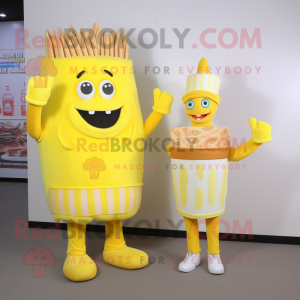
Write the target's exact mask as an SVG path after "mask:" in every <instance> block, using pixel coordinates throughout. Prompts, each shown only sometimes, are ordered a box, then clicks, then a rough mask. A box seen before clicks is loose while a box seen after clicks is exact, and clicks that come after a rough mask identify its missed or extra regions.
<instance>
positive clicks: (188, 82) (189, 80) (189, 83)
mask: <svg viewBox="0 0 300 300" xmlns="http://www.w3.org/2000/svg"><path fill="white" fill-rule="evenodd" d="M191 77H192V76H189V77H188V80H187V84H186V92H189V91H190V86H191Z"/></svg>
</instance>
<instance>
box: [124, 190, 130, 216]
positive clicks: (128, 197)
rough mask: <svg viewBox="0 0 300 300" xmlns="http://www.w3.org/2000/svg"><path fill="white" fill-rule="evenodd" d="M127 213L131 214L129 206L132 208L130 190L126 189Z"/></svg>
mask: <svg viewBox="0 0 300 300" xmlns="http://www.w3.org/2000/svg"><path fill="white" fill-rule="evenodd" d="M125 199H126V201H125V212H129V206H130V188H129V187H126V188H125Z"/></svg>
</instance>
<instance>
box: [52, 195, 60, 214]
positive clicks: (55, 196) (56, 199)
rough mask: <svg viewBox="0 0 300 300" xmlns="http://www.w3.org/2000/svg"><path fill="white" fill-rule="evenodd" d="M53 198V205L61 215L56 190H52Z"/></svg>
mask: <svg viewBox="0 0 300 300" xmlns="http://www.w3.org/2000/svg"><path fill="white" fill-rule="evenodd" d="M54 199H55V201H54V202H55V207H56V211H57V214H58V215H61V211H60V207H59V200H58V190H54Z"/></svg>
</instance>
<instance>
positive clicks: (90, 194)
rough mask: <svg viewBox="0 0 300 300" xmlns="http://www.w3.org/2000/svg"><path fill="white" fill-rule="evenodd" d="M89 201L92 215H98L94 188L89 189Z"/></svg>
mask: <svg viewBox="0 0 300 300" xmlns="http://www.w3.org/2000/svg"><path fill="white" fill-rule="evenodd" d="M87 199H88V201H87V203H88V210H89V215H90V216H95V215H96V209H95V199H94V190H87Z"/></svg>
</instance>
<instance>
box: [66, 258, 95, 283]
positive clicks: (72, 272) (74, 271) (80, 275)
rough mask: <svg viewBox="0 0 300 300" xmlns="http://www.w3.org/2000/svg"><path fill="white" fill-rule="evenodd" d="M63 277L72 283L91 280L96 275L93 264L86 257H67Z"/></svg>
mask: <svg viewBox="0 0 300 300" xmlns="http://www.w3.org/2000/svg"><path fill="white" fill-rule="evenodd" d="M63 272H64V275H65V276H66V277H67V278H68V279H70V280H72V281H87V280H90V279H93V278H94V277H95V276H96V274H97V267H96V264H95V262H94V261H93V260H92V259H91V258H90V257H89V256H88V255H87V254H84V255H81V256H67V258H66V260H65V263H64V268H63Z"/></svg>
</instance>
